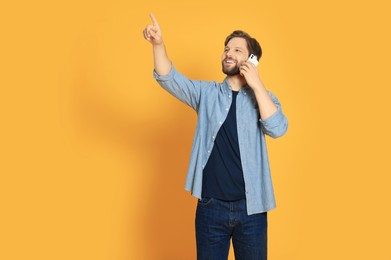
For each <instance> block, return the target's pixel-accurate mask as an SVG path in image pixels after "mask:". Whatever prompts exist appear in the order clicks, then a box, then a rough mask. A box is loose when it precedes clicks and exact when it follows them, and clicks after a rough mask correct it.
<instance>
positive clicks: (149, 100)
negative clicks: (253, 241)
mask: <svg viewBox="0 0 391 260" xmlns="http://www.w3.org/2000/svg"><path fill="white" fill-rule="evenodd" d="M389 10H390V5H389V4H388V2H387V1H380V0H374V1H353V0H347V1H336V0H330V1H309V0H297V1H287V0H285V1H263V0H262V1H253V0H250V1H247V2H246V1H229V0H228V1H205V0H199V1H179V0H176V1H174V0H168V1H151V0H148V1H137V2H135V1H131V0H130V1H124V0H118V1H108V0H101V1H90V0H88V1H87V0H84V1H75V0H70V1H62V2H58V1H42V0H39V1H12V3H11V1H9V2H7V3H2V4H1V8H0V28H1V41H0V47H1V48H0V61H1V67H0V73H1V76H0V86H1V94H0V113H1V114H0V115H1V135H0V147H1V157H0V160H1V163H0V173H1V175H0V176H1V179H0V203H1V214H0V218H1V221H0V240H1V241H0V247H1V249H0V259H4V260H11V259H40V260H44V259H51V260H52V259H56V260H60V259H67V260H69V259H72V260H78V259H80V260H86V259H94V260H101V259H102V260H103V259H105V260H117V259H118V260H124V259H146V260H150V259H151V260H154V259H159V260H161V259H163V260H177V259H195V237H194V213H195V206H196V200H195V199H194V198H193V197H191V196H190V194H189V193H188V192H185V191H184V190H183V186H184V180H185V177H186V170H187V163H188V159H189V155H190V148H191V141H192V138H193V133H194V128H195V123H196V115H195V113H194V112H193V111H192V110H191V109H190V108H188V107H186V106H185V105H184V104H182V103H181V102H179V101H177V100H176V99H175V98H173V97H171V96H170V95H169V94H168V93H166V92H165V91H163V90H162V89H161V88H160V87H159V86H158V85H157V83H156V82H155V81H154V79H153V77H152V69H153V63H152V50H151V46H150V44H149V43H148V42H146V41H145V40H144V39H143V37H142V33H141V32H142V30H143V29H144V27H145V26H146V25H147V24H148V23H150V20H149V17H148V14H149V12H151V11H152V12H154V14H155V16H156V17H157V19H158V21H159V23H160V25H161V28H162V30H163V35H164V39H165V42H166V45H167V50H168V54H169V56H170V58H171V59H172V60H173V62H174V64H175V66H176V67H177V69H178V70H180V71H181V72H182V73H184V74H185V75H187V76H188V77H190V78H193V79H204V80H218V81H221V80H223V78H224V75H223V74H222V73H221V64H220V57H221V53H222V51H223V41H224V39H225V37H226V36H227V35H228V34H229V33H231V32H232V31H233V30H235V29H243V30H245V31H247V32H249V33H250V34H251V35H252V36H254V37H256V38H257V39H258V40H259V41H260V43H261V45H262V47H263V50H264V56H263V58H262V60H261V62H260V66H259V70H260V73H261V75H262V79H263V81H264V83H265V84H266V85H267V87H268V88H269V89H270V90H271V91H273V92H274V93H275V94H276V95H277V96H278V98H279V99H280V101H281V103H282V104H283V110H284V112H285V114H286V115H287V116H288V119H289V130H288V133H287V135H286V136H284V137H282V138H280V139H276V140H272V139H268V145H269V146H268V148H269V153H270V161H271V167H272V175H273V181H274V186H275V191H276V198H277V204H278V207H277V209H276V210H273V211H271V212H270V214H269V257H270V259H271V260H285V259H290V260H314V259H316V260H323V259H324V260H326V259H327V260H330V259H334V260H337V259H338V260H339V259H341V260H345V259H355V260H361V259H362V260H364V259H376V260H390V259H391V251H390V240H391V237H390V234H391V224H390V219H391V210H390V199H391V192H390V184H391V176H390V173H391V167H390V152H389V150H390V148H389V147H390V145H391V138H390V132H391V131H390V130H391V129H390V123H389V120H390V119H389V118H390V115H389V112H390V111H391V109H390V105H389V104H390V101H389V100H390V92H391V91H390V87H391V84H390V83H391V80H390V76H389V70H390V60H391V55H390V54H391V51H390V46H391V41H390V37H389V30H390V25H391V19H390V18H389ZM230 259H233V256H232V251H231V254H230Z"/></svg>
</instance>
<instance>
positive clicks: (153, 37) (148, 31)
mask: <svg viewBox="0 0 391 260" xmlns="http://www.w3.org/2000/svg"><path fill="white" fill-rule="evenodd" d="M149 16H150V17H151V19H152V23H153V24H152V25H150V24H149V25H147V27H146V28H145V29H144V31H143V33H144V38H145V39H146V40H147V41H149V42H150V43H151V44H152V48H153V61H154V66H155V71H156V73H157V74H158V75H160V76H164V75H167V74H168V73H169V72H170V70H171V61H170V59H169V58H168V56H167V52H166V47H165V45H164V42H163V38H162V32H161V30H160V27H159V24H158V22H157V20H156V18H155V16H154V15H153V14H152V13H150V14H149Z"/></svg>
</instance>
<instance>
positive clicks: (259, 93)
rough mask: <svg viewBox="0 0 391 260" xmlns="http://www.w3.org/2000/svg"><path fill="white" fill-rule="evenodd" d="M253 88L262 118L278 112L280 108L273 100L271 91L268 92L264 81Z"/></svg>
mask: <svg viewBox="0 0 391 260" xmlns="http://www.w3.org/2000/svg"><path fill="white" fill-rule="evenodd" d="M253 90H254V94H255V98H256V100H257V103H258V108H259V114H260V116H261V119H262V120H266V119H268V118H269V117H270V116H272V115H273V114H274V113H275V112H277V110H278V108H277V106H276V104H275V103H274V102H273V100H272V98H271V97H270V96H269V93H268V92H267V90H266V88H265V87H264V85H263V83H262V82H260V84H259V86H257V87H255V88H253Z"/></svg>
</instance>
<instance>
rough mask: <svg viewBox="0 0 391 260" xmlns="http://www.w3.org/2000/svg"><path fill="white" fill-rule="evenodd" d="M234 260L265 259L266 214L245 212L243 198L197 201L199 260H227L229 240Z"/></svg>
mask: <svg viewBox="0 0 391 260" xmlns="http://www.w3.org/2000/svg"><path fill="white" fill-rule="evenodd" d="M231 238H232V245H233V247H234V253H235V259H236V260H266V259H267V213H266V212H265V213H258V214H252V215H247V210H246V201H245V200H238V201H222V200H217V199H213V198H208V199H205V198H203V199H201V200H199V201H198V205H197V212H196V241H197V259H198V260H227V258H228V252H229V246H230V239H231Z"/></svg>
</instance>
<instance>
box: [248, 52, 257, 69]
mask: <svg viewBox="0 0 391 260" xmlns="http://www.w3.org/2000/svg"><path fill="white" fill-rule="evenodd" d="M248 61H249V62H251V63H252V64H254V65H255V66H258V60H257V56H255V55H254V54H251V55H250V57H249V58H248Z"/></svg>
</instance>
